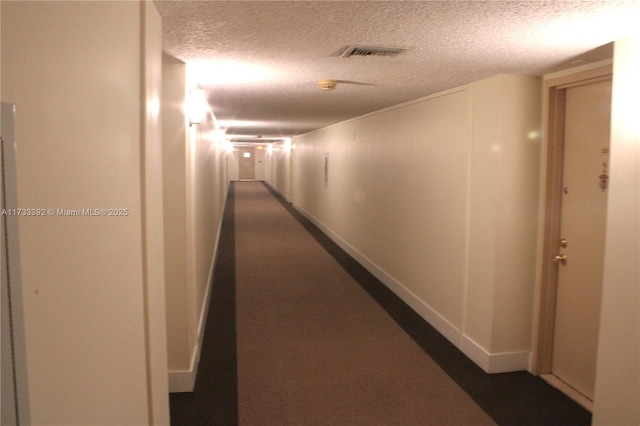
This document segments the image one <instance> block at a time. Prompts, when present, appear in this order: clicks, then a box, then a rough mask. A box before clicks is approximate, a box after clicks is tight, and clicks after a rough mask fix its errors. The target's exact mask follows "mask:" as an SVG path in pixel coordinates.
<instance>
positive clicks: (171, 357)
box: [162, 56, 196, 390]
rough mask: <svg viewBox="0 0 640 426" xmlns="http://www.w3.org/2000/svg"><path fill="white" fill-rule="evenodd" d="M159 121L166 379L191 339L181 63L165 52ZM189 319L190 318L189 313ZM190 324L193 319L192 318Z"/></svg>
mask: <svg viewBox="0 0 640 426" xmlns="http://www.w3.org/2000/svg"><path fill="white" fill-rule="evenodd" d="M162 73H163V80H162V82H163V91H162V106H163V108H162V113H163V115H162V119H163V126H162V131H163V145H164V152H163V154H164V157H163V160H164V233H165V258H166V259H165V274H166V295H167V300H168V301H169V303H167V339H168V346H167V348H168V353H167V355H168V366H169V372H170V377H171V378H172V379H173V380H172V382H171V383H170V386H171V389H172V390H173V389H174V388H175V387H176V386H177V385H176V384H175V383H173V381H175V379H174V373H176V372H188V371H189V369H190V367H191V354H192V351H193V346H194V342H195V341H196V339H195V326H194V325H193V324H191V326H190V316H189V315H187V314H186V313H187V312H188V311H189V305H188V300H189V294H190V293H191V292H192V291H189V286H187V285H186V283H187V282H188V280H187V194H186V190H187V140H188V139H187V137H188V130H187V129H188V121H187V117H186V115H185V104H186V99H187V97H186V91H187V86H186V64H184V63H182V62H180V61H178V60H176V59H174V58H170V57H167V56H165V58H164V62H163V68H162ZM194 317H195V316H194ZM193 322H194V324H195V321H193Z"/></svg>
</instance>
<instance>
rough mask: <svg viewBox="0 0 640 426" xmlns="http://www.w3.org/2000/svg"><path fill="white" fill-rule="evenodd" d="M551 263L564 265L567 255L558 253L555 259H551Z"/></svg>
mask: <svg viewBox="0 0 640 426" xmlns="http://www.w3.org/2000/svg"><path fill="white" fill-rule="evenodd" d="M553 261H554V262H556V263H559V264H561V265H566V264H567V255H566V254H564V253H560V254H559V255H557V256H556V257H554V258H553Z"/></svg>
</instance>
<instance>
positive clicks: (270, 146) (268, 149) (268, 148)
mask: <svg viewBox="0 0 640 426" xmlns="http://www.w3.org/2000/svg"><path fill="white" fill-rule="evenodd" d="M267 152H268V153H269V154H273V144H271V143H270V144H269V145H268V146H267Z"/></svg>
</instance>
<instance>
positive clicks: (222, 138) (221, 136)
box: [211, 129, 227, 143]
mask: <svg viewBox="0 0 640 426" xmlns="http://www.w3.org/2000/svg"><path fill="white" fill-rule="evenodd" d="M211 139H212V140H213V142H214V143H224V142H226V141H227V135H226V133H225V131H224V130H222V129H215V130H214V131H213V132H212V138H211Z"/></svg>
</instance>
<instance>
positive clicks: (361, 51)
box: [340, 46, 407, 58]
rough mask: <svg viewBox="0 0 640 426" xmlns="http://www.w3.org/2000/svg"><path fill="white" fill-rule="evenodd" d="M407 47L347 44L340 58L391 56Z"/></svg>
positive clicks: (396, 54)
mask: <svg viewBox="0 0 640 426" xmlns="http://www.w3.org/2000/svg"><path fill="white" fill-rule="evenodd" d="M405 50H407V49H401V48H399V47H376V46H349V47H347V49H346V50H345V51H344V53H342V55H340V57H342V58H350V57H352V56H385V57H387V58H393V57H395V56H398V55H399V54H400V53H402V52H404V51H405Z"/></svg>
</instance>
